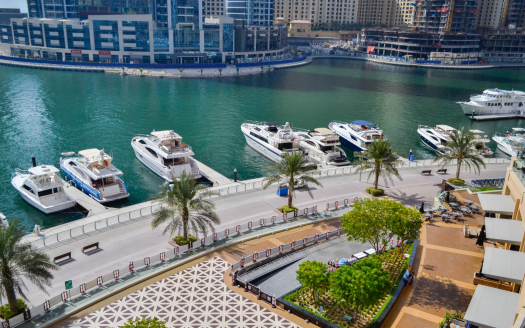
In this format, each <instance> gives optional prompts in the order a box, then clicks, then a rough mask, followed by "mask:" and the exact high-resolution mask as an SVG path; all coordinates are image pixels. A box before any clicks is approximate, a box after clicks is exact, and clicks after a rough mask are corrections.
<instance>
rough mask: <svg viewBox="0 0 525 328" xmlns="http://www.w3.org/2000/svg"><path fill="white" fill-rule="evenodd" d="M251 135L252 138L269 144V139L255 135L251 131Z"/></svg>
mask: <svg viewBox="0 0 525 328" xmlns="http://www.w3.org/2000/svg"><path fill="white" fill-rule="evenodd" d="M250 135H251V136H252V137H255V138H257V139H259V140H261V141H264V142H266V143H268V139H266V138H264V137H261V136H260V135H258V134H255V133H253V132H251V131H250Z"/></svg>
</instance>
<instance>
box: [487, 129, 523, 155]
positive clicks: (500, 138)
mask: <svg viewBox="0 0 525 328" xmlns="http://www.w3.org/2000/svg"><path fill="white" fill-rule="evenodd" d="M524 133H525V129H524V128H512V133H508V132H507V133H506V134H505V135H502V134H497V133H496V134H495V135H494V137H492V140H494V141H495V142H496V144H498V149H499V150H501V151H502V152H504V153H505V154H507V155H509V156H517V155H518V152H519V153H523V150H524V149H525V135H524Z"/></svg>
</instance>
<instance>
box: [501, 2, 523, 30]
mask: <svg viewBox="0 0 525 328" xmlns="http://www.w3.org/2000/svg"><path fill="white" fill-rule="evenodd" d="M504 1H505V3H504V5H503V10H502V11H503V12H502V16H503V18H504V19H502V22H501V27H510V28H525V3H524V2H523V0H504Z"/></svg>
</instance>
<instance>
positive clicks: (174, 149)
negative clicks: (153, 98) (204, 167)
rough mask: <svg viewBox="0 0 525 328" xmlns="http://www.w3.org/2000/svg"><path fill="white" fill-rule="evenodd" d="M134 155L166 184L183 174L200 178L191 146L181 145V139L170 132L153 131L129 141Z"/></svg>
mask: <svg viewBox="0 0 525 328" xmlns="http://www.w3.org/2000/svg"><path fill="white" fill-rule="evenodd" d="M131 147H133V150H134V151H135V155H136V156H137V158H138V159H139V161H141V162H142V164H144V165H146V166H147V167H148V168H149V169H150V170H152V171H153V172H155V173H156V174H158V175H159V176H160V177H161V178H163V179H164V180H166V181H168V182H173V180H174V179H178V178H180V176H181V175H182V173H183V172H186V174H191V175H193V177H194V178H195V179H198V178H200V177H202V175H201V173H200V170H199V165H198V164H197V162H196V161H195V160H194V159H193V158H192V157H191V156H193V155H195V153H193V151H192V149H191V146H189V145H186V144H184V143H182V137H181V136H180V135H178V134H177V133H175V132H173V131H172V130H165V131H153V132H151V134H150V135H139V136H136V137H134V138H133V139H131Z"/></svg>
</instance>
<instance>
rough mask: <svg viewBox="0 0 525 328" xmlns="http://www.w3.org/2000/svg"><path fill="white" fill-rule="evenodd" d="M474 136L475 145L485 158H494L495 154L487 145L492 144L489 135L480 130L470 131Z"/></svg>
mask: <svg viewBox="0 0 525 328" xmlns="http://www.w3.org/2000/svg"><path fill="white" fill-rule="evenodd" d="M470 132H472V133H473V134H474V143H475V147H476V149H477V150H478V151H479V153H480V154H481V156H483V157H492V155H494V152H493V151H492V150H491V149H490V148H489V147H488V146H487V143H489V142H490V140H489V138H488V135H486V134H485V132H483V131H480V130H470Z"/></svg>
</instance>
